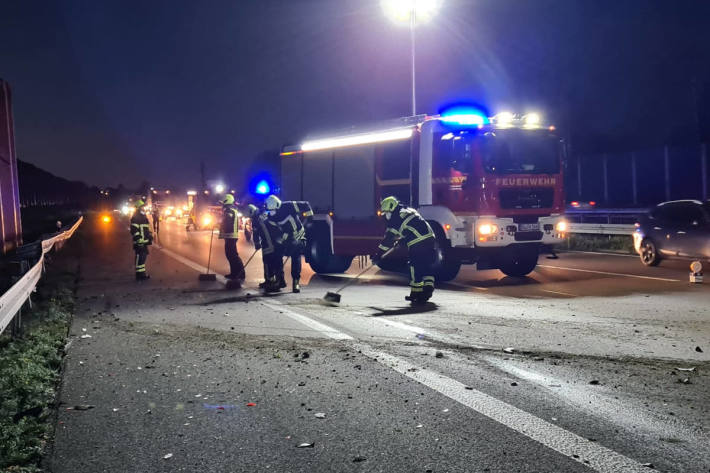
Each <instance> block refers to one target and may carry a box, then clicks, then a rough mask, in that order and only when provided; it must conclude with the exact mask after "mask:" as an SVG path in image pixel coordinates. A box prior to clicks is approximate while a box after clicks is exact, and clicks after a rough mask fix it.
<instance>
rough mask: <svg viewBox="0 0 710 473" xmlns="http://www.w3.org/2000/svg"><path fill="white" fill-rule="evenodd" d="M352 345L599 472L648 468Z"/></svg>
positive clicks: (324, 329) (321, 327)
mask: <svg viewBox="0 0 710 473" xmlns="http://www.w3.org/2000/svg"><path fill="white" fill-rule="evenodd" d="M161 251H164V252H165V253H166V254H167V255H168V256H171V257H173V258H175V259H176V260H178V261H180V262H181V263H184V264H185V265H186V266H188V267H190V268H193V269H197V270H198V271H200V272H202V271H204V270H205V269H206V268H204V267H203V266H202V265H200V264H198V263H195V262H194V261H190V260H189V259H187V258H184V257H182V256H180V255H178V254H176V253H174V252H172V251H170V250H166V249H165V248H162V249H161ZM222 279H224V278H222ZM225 282H226V280H225ZM262 303H263V304H264V305H266V306H267V307H270V308H271V309H272V310H276V311H279V312H282V313H283V314H284V315H286V316H288V317H290V318H293V319H295V320H298V321H299V322H301V323H303V324H305V325H307V326H308V327H310V328H312V329H314V330H316V331H319V332H321V333H323V335H325V336H327V337H329V338H333V339H335V340H348V341H353V340H354V339H353V337H351V336H350V335H348V334H346V333H343V332H341V331H339V330H337V329H335V328H333V327H330V326H328V325H326V324H324V323H321V322H319V321H317V320H314V319H313V318H312V317H309V316H306V315H303V314H300V313H298V312H295V311H293V310H291V309H287V308H285V307H284V306H283V304H281V303H279V302H277V301H274V303H265V302H262ZM354 346H355V348H357V349H358V350H360V351H361V352H362V353H363V354H365V355H366V356H368V357H369V358H371V359H373V360H375V361H377V362H378V363H380V364H382V365H384V366H387V367H389V368H390V369H392V370H394V371H396V372H398V373H400V374H402V375H404V376H406V377H408V378H410V379H412V380H414V381H416V382H418V383H420V384H422V385H424V386H427V387H428V388H430V389H433V390H434V391H437V392H438V393H440V394H442V395H444V396H446V397H448V398H449V399H452V400H454V401H456V402H458V403H459V404H461V405H463V406H466V407H468V408H470V409H472V410H474V411H476V412H478V413H480V414H482V415H484V416H486V417H488V418H490V419H492V420H494V421H496V422H498V423H500V424H502V425H504V426H506V427H508V428H510V429H511V430H513V431H515V432H518V433H520V434H522V435H524V436H526V437H528V438H530V439H532V440H534V441H536V442H538V443H540V444H542V445H544V446H546V447H548V448H550V449H552V450H554V451H556V452H558V453H560V454H562V455H564V456H566V457H568V458H570V459H573V460H575V461H577V462H579V463H581V464H584V465H586V466H588V467H591V468H593V469H594V470H596V471H598V472H600V473H616V472H619V471H624V472H630V473H636V472H638V473H646V472H647V471H648V468H647V467H645V466H643V465H642V464H641V463H639V462H637V461H635V460H632V459H630V458H628V457H626V456H624V455H622V454H620V453H618V452H615V451H614V450H611V449H609V448H606V447H603V446H601V445H599V444H598V443H594V442H591V441H589V440H587V439H585V438H583V437H580V436H579V435H577V434H574V433H572V432H570V431H568V430H565V429H563V428H561V427H558V426H556V425H554V424H550V423H549V422H547V421H545V420H543V419H540V418H539V417H536V416H534V415H532V414H530V413H528V412H525V411H523V410H521V409H518V408H517V407H515V406H513V405H511V404H508V403H506V402H503V401H501V400H498V399H496V398H494V397H492V396H489V395H488V394H485V393H484V392H482V391H478V390H476V389H471V387H470V386H466V385H464V384H463V383H461V382H459V381H457V380H455V379H453V378H449V377H448V376H444V375H442V374H440V373H437V372H434V371H431V370H429V369H424V368H422V367H420V366H417V365H414V364H412V363H410V362H408V361H405V360H404V359H402V358H399V357H397V356H394V355H391V354H389V353H386V352H383V351H380V350H376V349H374V348H372V347H371V346H370V345H367V344H363V343H357V342H356V343H355V344H354Z"/></svg>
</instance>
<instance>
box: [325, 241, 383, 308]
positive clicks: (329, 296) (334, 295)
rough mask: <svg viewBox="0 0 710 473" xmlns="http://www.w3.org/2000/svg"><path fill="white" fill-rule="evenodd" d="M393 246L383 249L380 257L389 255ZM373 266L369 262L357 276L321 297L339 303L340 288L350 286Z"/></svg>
mask: <svg viewBox="0 0 710 473" xmlns="http://www.w3.org/2000/svg"><path fill="white" fill-rule="evenodd" d="M394 248H395V247H392V248H390V249H389V250H387V251H385V252H384V253H383V254H382V257H381V258H380V259H384V258H385V257H386V256H387V255H389V254H390V253H391V252H392V251H393V250H394ZM374 267H375V265H374V264H370V266H368V267H367V268H365V269H363V270H362V271H360V272H359V273H358V274H357V276H355V277H354V278H352V279H351V280H350V281H348V282H346V283H345V284H343V285H342V286H341V287H340V289H338V290H337V291H335V292H327V293H326V294H325V296H324V297H323V299H325V301H326V302H332V303H334V304H338V303H340V297H341V296H340V291H342V290H343V289H345V288H346V287H348V286H350V285H351V284H355V283H356V282H357V280H358V279H360V276H362V275H363V274H365V273H366V272H368V271H369V270H371V269H372V268H374Z"/></svg>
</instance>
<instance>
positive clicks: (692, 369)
mask: <svg viewBox="0 0 710 473" xmlns="http://www.w3.org/2000/svg"><path fill="white" fill-rule="evenodd" d="M676 369H677V370H678V371H688V372H691V373H692V372H693V371H695V366H693V367H691V368H679V367H676Z"/></svg>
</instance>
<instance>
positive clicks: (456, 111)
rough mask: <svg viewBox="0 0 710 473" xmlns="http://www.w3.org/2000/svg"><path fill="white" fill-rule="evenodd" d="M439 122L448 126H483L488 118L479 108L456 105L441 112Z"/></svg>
mask: <svg viewBox="0 0 710 473" xmlns="http://www.w3.org/2000/svg"><path fill="white" fill-rule="evenodd" d="M441 121H442V122H444V123H446V124H448V125H460V126H476V127H478V126H483V125H487V124H488V123H490V122H489V120H488V116H486V114H485V113H484V112H483V111H482V110H481V109H479V108H477V107H474V106H467V105H457V106H454V107H451V108H448V109H446V110H444V111H443V112H441Z"/></svg>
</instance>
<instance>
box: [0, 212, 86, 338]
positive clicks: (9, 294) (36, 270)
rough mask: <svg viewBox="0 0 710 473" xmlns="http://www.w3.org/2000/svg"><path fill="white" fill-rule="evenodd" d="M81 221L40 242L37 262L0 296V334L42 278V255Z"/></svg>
mask: <svg viewBox="0 0 710 473" xmlns="http://www.w3.org/2000/svg"><path fill="white" fill-rule="evenodd" d="M83 221H84V217H79V220H77V221H76V223H75V224H74V225H72V227H71V228H70V229H68V230H65V231H63V232H61V233H57V234H56V235H54V236H52V237H51V238H49V239H47V240H42V254H41V256H40V257H39V261H37V263H35V265H34V266H32V268H30V270H29V271H27V272H26V273H25V274H24V275H23V276H22V277H21V278H20V279H19V280H18V281H17V282H16V283H15V284H13V285H12V287H10V289H8V290H7V291H5V293H4V294H3V295H2V296H0V333H2V332H4V331H5V329H6V328H7V326H8V325H9V324H10V322H12V320H13V319H14V318H15V316H16V315H17V314H19V313H20V310H21V309H22V306H23V304H24V303H25V301H27V300H28V299H29V297H30V294H32V292H33V291H34V290H35V287H37V283H38V282H39V279H40V277H41V276H42V270H43V269H44V255H45V254H46V253H47V252H49V251H50V250H51V249H52V248H53V247H54V245H57V244H59V243H63V242H64V241H65V240H68V239H69V238H71V236H72V235H74V232H75V231H76V229H77V228H79V225H81V222H83Z"/></svg>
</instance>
